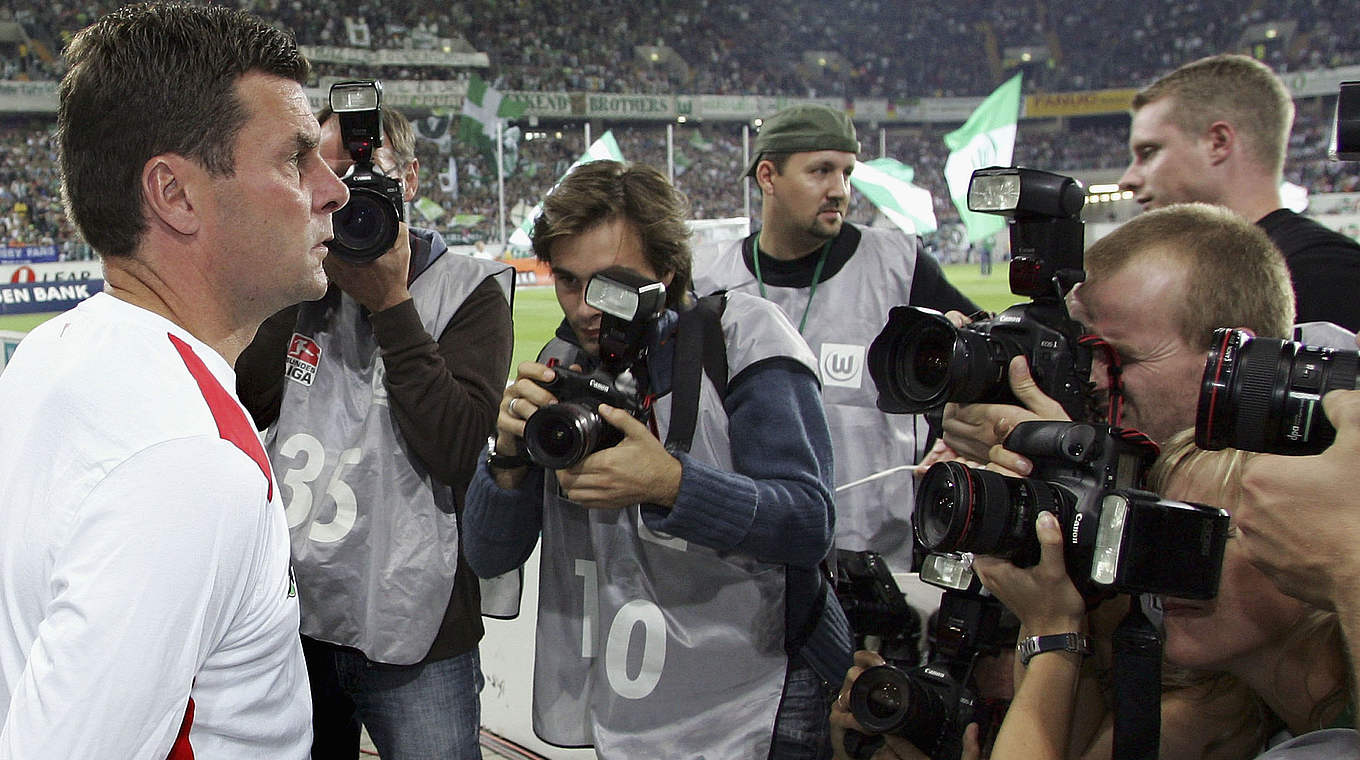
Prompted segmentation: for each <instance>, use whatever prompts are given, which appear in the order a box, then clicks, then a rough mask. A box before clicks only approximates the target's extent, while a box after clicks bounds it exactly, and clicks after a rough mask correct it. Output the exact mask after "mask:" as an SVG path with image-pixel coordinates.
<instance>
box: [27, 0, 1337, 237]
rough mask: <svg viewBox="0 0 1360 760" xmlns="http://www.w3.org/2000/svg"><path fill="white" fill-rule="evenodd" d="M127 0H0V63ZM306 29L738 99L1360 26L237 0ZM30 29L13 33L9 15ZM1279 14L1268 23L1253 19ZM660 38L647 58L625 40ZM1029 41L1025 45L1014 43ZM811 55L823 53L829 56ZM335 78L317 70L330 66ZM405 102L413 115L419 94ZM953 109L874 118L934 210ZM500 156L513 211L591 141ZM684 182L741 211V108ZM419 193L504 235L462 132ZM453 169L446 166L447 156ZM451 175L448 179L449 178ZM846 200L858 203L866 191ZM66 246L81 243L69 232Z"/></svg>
mask: <svg viewBox="0 0 1360 760" xmlns="http://www.w3.org/2000/svg"><path fill="white" fill-rule="evenodd" d="M119 4H120V3H117V2H111V1H108V0H95V1H93V2H92V1H89V0H84V1H82V0H57V1H56V2H52V3H39V4H34V3H29V2H26V1H25V0H0V66H2V67H3V70H2V72H0V78H3V79H6V80H18V81H25V80H27V81H51V80H55V79H56V78H58V77H59V76H60V73H61V71H60V64H59V61H58V58H57V56H56V52H57V51H59V50H60V48H61V46H62V44H63V43H64V41H65V40H66V39H67V38H69V35H70V34H71V33H72V32H74V31H75V30H76V29H79V28H80V27H82V26H84V25H85V24H86V23H88V22H89V21H90V20H91V19H93V18H95V17H96V16H98V15H99V14H101V13H104V12H107V11H108V10H110V9H112V8H114V7H116V6H117V5H119ZM239 4H240V5H241V6H243V7H246V8H248V9H250V10H252V11H254V12H256V13H259V14H261V15H263V16H264V17H266V18H270V19H272V20H274V21H276V22H277V23H278V24H280V25H281V26H283V27H285V28H288V29H291V30H293V31H294V33H295V34H297V36H298V39H299V41H300V42H301V43H303V44H306V45H337V46H350V47H354V46H360V45H359V43H362V45H361V46H364V47H368V48H371V49H375V50H381V49H389V50H391V49H396V50H405V49H428V48H441V49H449V50H454V51H458V52H474V51H482V52H485V53H486V54H487V55H488V57H489V61H490V66H489V67H488V68H487V69H485V70H483V71H481V72H480V73H481V74H482V75H483V76H484V77H485V78H486V79H487V80H488V81H490V82H492V83H494V84H495V86H497V87H499V88H501V89H506V90H531V91H566V92H626V93H637V94H649V93H650V94H668V93H677V92H686V93H709V94H741V95H792V96H846V97H891V98H894V99H906V98H910V97H916V96H925V97H940V96H978V95H983V94H986V93H987V92H989V91H990V90H991V89H992V88H993V87H995V86H996V84H997V83H998V82H1000V81H1001V80H1002V78H1003V77H1004V76H1006V75H1008V74H1009V72H1010V71H1011V70H1013V69H1015V68H1021V69H1023V70H1024V72H1025V75H1026V76H1025V89H1026V91H1028V92H1036V91H1045V92H1065V91H1083V90H1092V89H1098V88H1106V87H1137V86H1139V85H1141V84H1143V83H1145V82H1146V81H1149V80H1151V79H1152V78H1153V77H1155V76H1156V75H1157V74H1158V73H1160V72H1164V71H1166V70H1167V69H1170V68H1172V67H1174V66H1176V65H1179V64H1180V63H1183V62H1185V61H1188V60H1191V59H1193V58H1196V57H1199V56H1201V55H1205V54H1208V53H1210V52H1217V51H1222V50H1234V49H1247V50H1250V51H1251V52H1253V54H1256V55H1258V57H1261V58H1262V59H1263V60H1265V61H1267V62H1268V63H1270V64H1271V65H1272V66H1273V67H1275V68H1276V69H1277V70H1278V71H1281V72H1288V71H1293V70H1302V69H1314V68H1319V67H1335V66H1341V65H1346V64H1351V63H1355V62H1358V61H1360V38H1356V37H1355V36H1354V35H1348V34H1346V33H1345V32H1346V31H1347V27H1346V26H1345V25H1344V24H1343V23H1342V22H1343V21H1344V20H1343V19H1338V18H1337V17H1336V15H1335V13H1334V10H1335V8H1334V3H1330V2H1327V1H1326V0H1277V1H1276V2H1271V3H1265V2H1259V1H1254V2H1247V3H1243V2H1240V0H1181V1H1177V0H1155V1H1153V2H1147V3H1142V4H1138V5H1136V6H1130V5H1129V4H1128V3H1127V2H1124V1H1123V0H1088V2H1086V3H1083V4H1081V5H1080V6H1079V7H1068V6H1067V5H1066V4H1057V3H1049V2H1044V1H1043V0H1005V1H1003V0H980V1H979V2H975V3H951V4H946V3H934V2H930V3H897V2H891V1H890V0H847V1H846V2H843V3H840V4H837V5H835V6H818V5H814V4H800V5H790V4H785V5H778V4H776V5H773V6H770V5H767V6H764V7H761V8H759V9H756V8H754V7H751V6H748V5H743V4H735V3H725V2H718V1H717V0H684V1H683V2H674V3H635V2H631V1H630V0H600V2H596V3H591V4H581V3H575V2H571V1H570V0H511V1H510V2H505V1H504V0H459V1H458V2H453V3H449V2H436V1H435V0H414V1H413V2H410V3H399V4H385V3H379V2H372V1H371V0H331V1H330V2H327V3H324V4H319V3H305V2H298V1H297V0H240V2H239ZM16 24H17V25H18V26H19V27H21V28H22V30H23V34H21V35H14V34H7V33H6V31H5V30H6V29H12V28H13V27H12V25H16ZM1271 28H1274V29H1276V32H1277V33H1276V34H1275V35H1274V36H1269V35H1267V34H1266V33H1265V31H1263V30H1266V31H1268V30H1269V29H1271ZM658 48H665V49H667V50H669V51H671V52H673V53H674V57H673V58H664V59H663V60H662V61H661V62H660V63H654V62H653V61H651V60H650V59H649V58H648V57H647V56H643V55H641V54H635V53H637V52H638V51H639V50H644V49H645V50H656V49H658ZM1023 53H1029V54H1031V60H1029V61H1024V60H1022V59H1020V58H1019V57H1018V56H1020V55H1022V54H1023ZM823 59H824V60H823ZM359 75H362V76H380V77H385V78H389V79H408V80H411V79H431V80H457V79H463V78H466V77H467V76H469V75H470V70H468V69H454V68H450V67H444V66H384V67H380V68H379V69H377V70H374V69H373V68H371V67H370V68H364V69H357V68H353V67H350V66H346V65H341V64H331V63H322V64H318V66H317V72H316V77H317V79H316V80H315V82H317V83H320V82H322V81H323V79H322V78H324V77H334V76H359ZM326 81H329V80H326ZM1331 107H1332V106H1331V100H1330V99H1328V98H1313V99H1311V100H1310V101H1309V102H1307V103H1301V104H1300V108H1299V117H1298V120H1297V123H1296V125H1295V129H1294V134H1293V138H1292V139H1291V142H1290V155H1289V159H1288V162H1287V165H1286V177H1287V179H1289V180H1290V181H1292V182H1295V183H1297V184H1299V185H1302V186H1303V187H1305V188H1307V189H1308V190H1309V191H1310V192H1313V193H1318V192H1349V191H1354V190H1356V189H1357V188H1358V187H1360V173H1357V171H1356V170H1355V169H1354V167H1353V165H1350V164H1335V163H1328V162H1326V161H1325V160H1324V159H1323V156H1324V154H1325V145H1324V143H1325V141H1326V139H1327V127H1328V121H1329V119H1330V109H1331ZM410 115H411V116H412V117H413V118H416V119H419V118H421V117H423V116H424V115H425V113H419V112H412V113H410ZM51 124H52V120H51V117H50V116H47V117H42V116H28V115H9V116H5V117H3V118H0V234H3V236H4V241H5V242H6V243H9V244H41V243H51V242H58V243H65V242H67V241H70V240H71V239H72V238H73V236H74V232H73V230H72V229H71V227H70V225H69V224H68V223H67V222H66V221H65V219H64V217H63V215H62V213H61V209H60V202H59V198H60V194H59V188H58V186H57V185H58V182H57V179H56V168H55V164H54V160H53V155H52V150H51V147H50V146H51V130H52V126H51ZM954 126H955V125H938V124H923V125H906V126H901V125H898V126H887V127H886V132H885V134H884V142H885V147H886V151H885V153H886V155H888V156H892V157H895V158H898V159H899V160H902V161H903V162H904V163H907V164H909V165H912V166H913V167H915V169H916V174H917V180H916V181H917V183H918V184H921V185H923V186H924V187H926V188H927V189H929V190H930V191H931V193H932V195H933V196H934V198H935V211H936V215H937V217H938V218H939V220H940V221H941V222H943V223H948V222H950V221H952V220H954V219H956V214H955V212H954V209H953V207H952V205H951V204H950V202H949V200H948V193H947V191H946V188H945V186H944V181H943V177H942V173H941V170H942V168H943V165H944V161H945V158H946V156H947V151H946V149H945V147H944V144H943V142H942V136H943V135H944V134H945V133H946V132H947V131H949V130H950V129H952V128H953V127H954ZM596 127H597V129H596V135H598V134H599V132H600V131H602V130H603V129H612V130H613V132H614V135H615V137H616V138H617V139H618V142H619V144H620V147H621V149H622V151H623V154H624V156H625V157H627V158H628V159H630V160H635V161H643V162H646V163H651V164H654V165H657V166H659V167H665V166H666V155H667V154H666V127H665V125H664V124H659V123H643V122H628V123H620V124H608V123H605V124H598V125H596ZM519 128H521V129H522V130H524V137H525V138H528V137H531V136H532V137H533V138H534V139H521V140H520V141H519V142H518V144H517V155H515V156H513V157H512V161H511V162H510V163H511V165H510V167H509V168H510V173H509V175H508V177H507V181H506V189H505V194H506V205H507V208H509V209H516V208H518V209H520V211H521V212H522V211H524V210H527V209H528V208H530V207H532V206H533V204H534V203H536V202H537V200H538V199H539V198H540V197H541V196H542V195H543V193H544V192H546V190H547V189H548V188H549V187H551V184H552V183H553V182H554V181H555V180H556V178H557V177H558V176H560V175H561V173H562V171H564V170H565V169H566V167H567V166H569V165H570V163H571V162H572V161H573V160H575V159H576V158H577V157H578V156H579V155H580V154H581V152H582V151H583V150H584V149H585V144H584V138H583V134H582V130H581V126H580V124H579V123H556V124H540V125H534V126H532V127H531V126H529V125H527V124H526V125H521V126H520V127H519ZM673 129H674V133H673V145H674V146H675V151H674V157H675V165H674V173H675V178H676V183H677V184H678V185H679V186H680V188H681V189H683V190H684V191H685V192H686V193H687V194H688V195H689V197H690V199H691V203H692V205H693V209H694V215H695V216H696V217H699V218H707V217H725V216H737V215H740V214H741V213H742V211H743V208H744V203H743V198H742V197H741V191H742V183H741V182H740V181H739V175H740V170H741V151H742V148H741V126H740V124H734V123H706V124H695V123H690V124H677V125H674V127H673ZM1126 134H1127V119H1126V118H1125V119H1121V118H1119V117H1106V118H1103V119H1070V120H1068V121H1067V122H1066V123H1059V124H1054V123H1053V122H1051V121H1049V122H1044V123H1030V122H1022V123H1021V125H1020V130H1019V137H1018V139H1017V142H1016V150H1015V162H1016V163H1018V164H1023V165H1029V166H1038V167H1044V168H1050V169H1055V170H1061V171H1068V172H1075V171H1078V170H1115V169H1118V168H1119V167H1122V166H1123V165H1124V163H1125V162H1126V160H1127V148H1126V147H1125V139H1126ZM863 136H864V138H865V139H864V143H865V151H864V154H863V157H865V158H872V157H876V156H877V155H878V145H877V140H876V137H877V134H876V130H874V131H873V132H872V133H871V131H870V130H864V135H863ZM418 155H419V156H420V159H421V165H422V170H421V171H422V178H421V194H422V195H424V196H425V197H427V198H429V199H430V200H432V201H434V202H435V204H437V205H438V206H440V207H441V208H443V209H444V210H446V212H447V213H446V215H445V216H443V217H441V218H440V219H439V220H438V221H437V222H434V224H436V225H437V226H440V227H441V228H443V229H444V230H445V231H446V233H447V235H448V237H449V238H450V239H451V240H452V241H457V242H464V243H471V242H474V241H479V240H480V241H493V240H499V234H500V233H499V228H498V225H497V208H498V203H497V188H496V182H495V177H496V172H495V164H494V159H492V158H491V157H489V156H485V155H482V154H480V153H479V152H477V151H475V150H471V149H470V146H467V145H464V144H461V143H455V144H454V146H453V148H452V149H451V150H450V148H449V143H448V142H447V140H446V141H444V142H435V141H428V140H421V141H420V142H419V143H418ZM451 157H452V158H453V159H454V162H455V171H452V172H451V171H450V158H451ZM454 177H456V178H457V179H456V182H455V181H454ZM856 209H857V210H856V214H857V217H856V218H860V219H867V218H868V216H870V214H871V211H870V209H869V207H868V204H867V203H865V202H863V201H862V200H861V201H860V202H858V203H857V204H856ZM66 255H68V256H80V255H84V252H83V251H82V250H81V247H80V246H78V245H69V246H68V251H67V253H66Z"/></svg>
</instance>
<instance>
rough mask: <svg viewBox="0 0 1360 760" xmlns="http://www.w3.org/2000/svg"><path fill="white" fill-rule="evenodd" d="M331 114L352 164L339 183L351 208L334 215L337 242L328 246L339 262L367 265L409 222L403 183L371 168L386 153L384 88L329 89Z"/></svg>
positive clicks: (371, 82) (359, 83)
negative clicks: (375, 155)
mask: <svg viewBox="0 0 1360 760" xmlns="http://www.w3.org/2000/svg"><path fill="white" fill-rule="evenodd" d="M331 110H332V111H334V112H335V116H336V118H337V119H339V120H340V139H341V140H342V141H343V142H344V145H345V150H346V151H348V152H349V155H350V158H352V159H354V164H353V165H351V166H350V168H349V171H347V172H345V176H343V177H341V178H340V181H341V182H344V183H345V185H346V186H348V187H349V203H346V204H345V205H344V207H343V208H341V209H340V210H339V211H337V212H335V213H334V214H333V215H331V226H332V228H333V229H334V234H335V237H333V238H332V239H331V240H329V241H327V242H326V246H327V247H328V248H330V250H331V253H334V254H335V255H336V256H339V257H340V258H342V259H344V260H346V261H349V262H353V263H358V264H362V263H366V262H369V261H372V260H374V259H376V258H378V257H379V256H381V255H383V254H384V253H387V252H388V250H390V249H391V248H392V244H393V243H395V242H396V241H397V233H398V232H400V231H401V223H402V222H403V221H405V220H406V200H405V198H404V197H403V191H402V186H401V179H400V178H397V177H389V176H387V175H386V174H383V173H382V171H381V170H379V169H378V168H377V167H376V166H374V165H373V153H374V152H375V151H376V150H377V149H378V148H380V147H382V141H383V126H382V120H383V112H382V82H379V81H378V80H376V79H358V80H351V81H347V82H336V83H335V84H333V85H331Z"/></svg>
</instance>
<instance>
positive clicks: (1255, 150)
mask: <svg viewBox="0 0 1360 760" xmlns="http://www.w3.org/2000/svg"><path fill="white" fill-rule="evenodd" d="M1165 99H1170V101H1171V103H1172V107H1171V119H1172V121H1173V122H1175V124H1176V126H1177V127H1179V128H1180V130H1181V131H1182V132H1184V133H1185V134H1187V135H1192V136H1197V135H1200V134H1202V133H1203V132H1204V130H1206V129H1208V128H1209V125H1210V124H1213V123H1214V122H1215V121H1219V120H1224V121H1227V122H1229V123H1230V124H1232V126H1233V128H1234V129H1235V130H1237V132H1238V133H1239V134H1241V135H1242V136H1243V137H1244V138H1245V140H1244V142H1245V143H1246V148H1247V151H1248V152H1249V153H1250V154H1251V155H1252V156H1253V157H1255V159H1256V161H1257V162H1258V163H1259V164H1260V165H1261V166H1264V167H1265V168H1267V169H1270V170H1272V171H1273V172H1274V173H1275V174H1279V173H1280V171H1281V169H1282V168H1283V167H1284V158H1285V148H1286V147H1287V145H1288V143H1289V130H1290V128H1291V127H1292V126H1293V124H1294V101H1293V100H1291V99H1290V97H1289V90H1287V89H1286V88H1285V86H1284V82H1281V81H1280V77H1279V76H1277V75H1276V74H1275V72H1273V71H1271V70H1270V67H1269V66H1266V65H1265V64H1264V63H1261V62H1260V61H1258V60H1256V59H1255V58H1251V57H1248V56H1245V55H1240V54H1236V53H1224V54H1221V55H1213V56H1209V57H1208V58H1201V59H1199V60H1197V61H1191V62H1190V63H1187V64H1185V65H1184V66H1181V67H1180V68H1178V69H1176V70H1175V71H1172V72H1171V73H1170V74H1167V75H1166V76H1163V77H1162V78H1160V79H1158V80H1157V81H1155V82H1153V83H1152V84H1150V85H1148V86H1147V87H1144V88H1143V89H1142V90H1139V91H1138V94H1136V95H1134V97H1133V104H1132V108H1133V110H1134V111H1135V112H1136V111H1138V110H1139V109H1141V108H1143V106H1146V105H1148V104H1150V103H1154V102H1156V101H1158V100H1165Z"/></svg>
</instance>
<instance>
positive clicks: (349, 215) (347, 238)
mask: <svg viewBox="0 0 1360 760" xmlns="http://www.w3.org/2000/svg"><path fill="white" fill-rule="evenodd" d="M346 184H348V183H346ZM400 222H401V217H400V216H399V215H398V213H397V209H396V208H395V207H394V206H393V205H392V201H391V200H389V199H388V198H387V197H386V196H384V195H383V194H382V193H379V192H377V191H375V190H372V189H370V188H366V187H354V186H352V185H351V186H350V191H349V203H346V204H345V206H344V208H341V209H340V210H339V211H337V212H335V213H334V214H333V215H332V216H331V226H332V228H333V230H334V233H335V237H334V238H333V239H332V240H330V241H328V242H327V243H326V245H327V246H328V247H329V248H330V249H331V252H332V253H334V254H335V255H337V256H339V257H340V258H343V259H345V260H346V261H353V262H358V263H363V262H366V261H372V260H373V259H376V258H378V257H379V256H381V255H383V254H384V253H387V251H388V250H390V249H391V248H392V244H393V243H394V242H396V240H397V232H398V230H400V226H399V224H400Z"/></svg>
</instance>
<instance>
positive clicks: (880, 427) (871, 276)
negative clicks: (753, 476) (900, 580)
mask: <svg viewBox="0 0 1360 760" xmlns="http://www.w3.org/2000/svg"><path fill="white" fill-rule="evenodd" d="M859 230H860V232H861V235H862V236H861V237H860V241H859V247H858V248H857V249H856V250H855V253H854V255H853V256H851V257H850V259H849V260H848V261H847V262H846V263H845V266H844V267H842V268H841V270H840V271H839V272H837V273H836V275H835V276H834V277H832V278H830V279H828V280H826V281H824V282H822V283H820V284H818V285H817V292H816V294H815V297H814V298H813V299H812V302H811V306H810V308H809V304H808V291H809V289H808V288H784V287H776V286H772V285H770V284H769V283H766V285H765V292H766V294H767V297H768V298H769V300H771V301H773V302H774V303H776V304H778V305H779V307H780V308H781V309H783V310H784V313H785V314H786V315H788V317H789V318H790V319H792V320H795V322H796V321H797V320H800V319H802V315H803V310H804V309H805V308H807V309H808V316H807V323H806V325H805V326H804V328H803V337H804V338H806V339H807V343H808V345H809V346H810V347H811V348H812V350H813V352H814V353H816V354H817V367H818V377H820V378H821V380H822V401H823V404H824V406H825V407H826V417H827V424H828V425H829V426H830V428H831V442H832V445H833V447H834V450H835V463H836V546H837V547H838V548H841V549H850V550H853V551H862V550H866V549H867V550H871V551H876V552H878V553H879V554H882V555H883V556H884V557H885V558H886V559H887V560H888V564H889V565H890V566H891V567H892V569H893V570H895V571H897V572H906V571H908V570H909V569H911V546H912V535H911V514H912V510H913V508H914V507H915V498H914V494H915V489H914V482H913V479H912V474H911V466H912V465H913V464H915V463H916V462H918V461H920V459H921V457H922V456H924V454H925V452H923V451H921V450H920V445H919V443H918V441H923V440H924V439H925V432H926V423H925V421H924V419H923V418H922V417H920V416H919V415H913V414H887V413H884V412H881V411H879V410H878V407H877V406H876V405H875V401H876V399H877V398H878V388H877V387H876V386H875V385H874V381H873V379H872V378H870V377H869V371H868V369H867V367H866V366H865V356H866V354H867V353H868V350H869V344H870V343H872V342H873V340H874V338H876V337H877V336H878V333H879V331H881V330H882V329H883V326H884V325H885V324H886V323H887V321H888V310H889V309H890V308H892V307H894V306H898V305H900V304H904V303H907V302H908V301H909V300H910V297H911V283H912V276H913V273H914V272H915V269H916V256H917V248H916V241H915V240H914V239H912V238H908V237H906V236H905V235H903V234H901V233H900V232H894V231H886V230H879V229H873V228H859ZM741 246H742V241H741V240H737V241H731V242H726V243H722V244H721V245H719V246H710V247H708V248H706V249H703V250H697V251H695V255H694V289H695V292H697V293H698V294H699V295H706V294H708V293H713V292H716V291H719V290H727V291H729V292H738V293H750V294H752V295H756V296H759V295H760V285H759V284H758V283H757V282H756V279H755V277H754V276H753V275H752V274H751V272H750V271H748V270H747V268H746V264H745V262H744V261H743V260H742V254H741Z"/></svg>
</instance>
